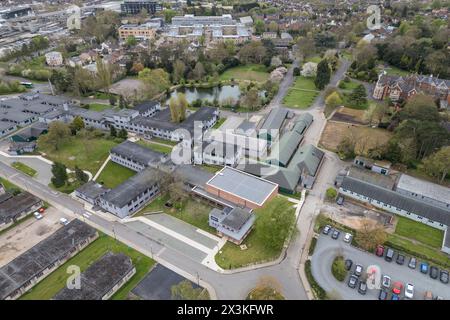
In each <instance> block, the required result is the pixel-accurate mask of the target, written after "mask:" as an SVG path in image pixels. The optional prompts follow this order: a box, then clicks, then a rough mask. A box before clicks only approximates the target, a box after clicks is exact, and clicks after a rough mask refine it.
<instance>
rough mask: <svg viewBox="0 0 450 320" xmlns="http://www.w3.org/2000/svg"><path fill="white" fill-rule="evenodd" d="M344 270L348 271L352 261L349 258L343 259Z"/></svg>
mask: <svg viewBox="0 0 450 320" xmlns="http://www.w3.org/2000/svg"><path fill="white" fill-rule="evenodd" d="M344 263H345V270H347V271H349V270H350V269H351V268H352V265H353V261H352V260H350V259H347V260H345V262H344Z"/></svg>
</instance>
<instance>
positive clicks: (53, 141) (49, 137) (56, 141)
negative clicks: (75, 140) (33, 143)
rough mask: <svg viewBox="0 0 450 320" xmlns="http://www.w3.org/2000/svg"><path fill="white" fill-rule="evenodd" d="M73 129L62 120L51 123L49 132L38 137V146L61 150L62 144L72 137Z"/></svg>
mask: <svg viewBox="0 0 450 320" xmlns="http://www.w3.org/2000/svg"><path fill="white" fill-rule="evenodd" d="M70 135H71V130H70V128H69V126H68V125H67V124H65V123H64V122H61V121H53V122H52V123H50V125H49V128H48V132H47V134H43V135H41V136H40V137H39V138H38V142H37V143H38V146H39V147H40V148H43V149H53V150H59V148H60V147H61V145H62V144H63V143H64V142H65V141H66V140H67V139H68V138H69V137H70Z"/></svg>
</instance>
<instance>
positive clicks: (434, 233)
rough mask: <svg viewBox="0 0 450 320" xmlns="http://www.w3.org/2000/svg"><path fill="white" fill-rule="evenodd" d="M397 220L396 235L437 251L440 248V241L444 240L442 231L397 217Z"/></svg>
mask: <svg viewBox="0 0 450 320" xmlns="http://www.w3.org/2000/svg"><path fill="white" fill-rule="evenodd" d="M397 218H398V222H397V226H396V227H395V233H396V234H398V235H400V236H403V237H407V238H409V239H413V240H417V241H420V242H422V243H423V244H426V245H429V246H431V247H434V248H437V249H440V248H441V246H442V239H443V238H444V231H442V230H439V229H436V228H433V227H430V226H427V225H425V224H423V223H420V222H416V221H414V220H411V219H408V218H405V217H400V216H397Z"/></svg>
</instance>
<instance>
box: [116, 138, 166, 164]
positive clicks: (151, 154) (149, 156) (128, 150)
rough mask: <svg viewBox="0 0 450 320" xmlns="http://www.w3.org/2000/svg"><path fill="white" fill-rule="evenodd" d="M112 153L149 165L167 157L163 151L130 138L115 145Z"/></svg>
mask: <svg viewBox="0 0 450 320" xmlns="http://www.w3.org/2000/svg"><path fill="white" fill-rule="evenodd" d="M111 153H115V154H118V155H120V156H122V157H124V158H128V159H131V160H133V161H135V162H138V163H140V164H141V165H143V166H148V165H149V164H150V163H154V162H160V161H161V160H162V159H165V155H164V154H163V153H161V152H157V151H154V150H151V149H149V148H146V147H143V146H141V145H139V144H137V143H134V142H131V141H129V140H125V141H124V142H122V143H121V144H119V145H117V146H115V147H113V148H112V149H111Z"/></svg>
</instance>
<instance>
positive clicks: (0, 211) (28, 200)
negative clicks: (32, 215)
mask: <svg viewBox="0 0 450 320" xmlns="http://www.w3.org/2000/svg"><path fill="white" fill-rule="evenodd" d="M39 202H41V199H39V198H38V197H35V196H33V195H32V194H31V193H28V192H26V191H24V192H21V193H19V194H18V195H16V196H14V197H13V198H11V199H9V200H6V201H4V202H2V203H0V221H5V222H8V221H9V220H10V219H13V218H14V217H15V216H16V215H18V214H19V213H21V212H23V211H24V210H27V209H29V208H31V207H32V206H34V205H36V204H38V203H39Z"/></svg>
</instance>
